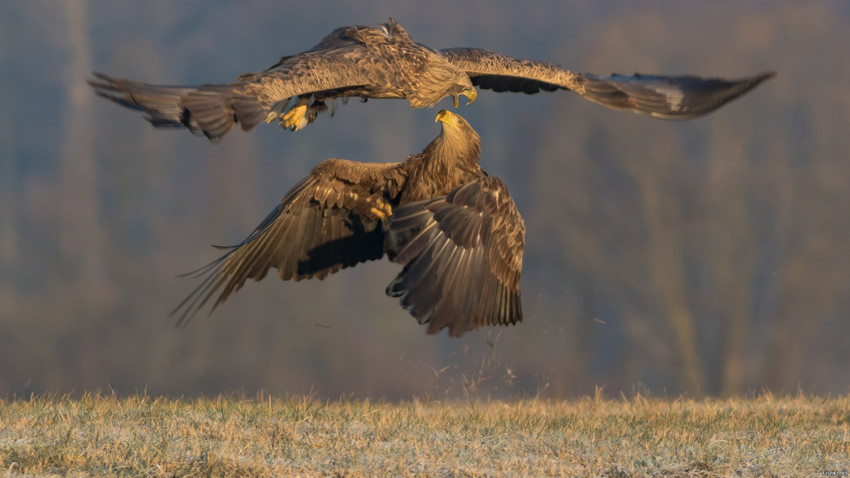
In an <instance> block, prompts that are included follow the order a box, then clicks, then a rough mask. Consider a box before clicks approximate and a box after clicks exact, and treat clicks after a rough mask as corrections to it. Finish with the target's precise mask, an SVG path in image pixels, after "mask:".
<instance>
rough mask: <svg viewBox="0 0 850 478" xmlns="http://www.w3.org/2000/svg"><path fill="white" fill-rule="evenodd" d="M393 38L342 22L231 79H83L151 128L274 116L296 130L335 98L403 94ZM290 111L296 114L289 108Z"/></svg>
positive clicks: (224, 128) (215, 128) (214, 134)
mask: <svg viewBox="0 0 850 478" xmlns="http://www.w3.org/2000/svg"><path fill="white" fill-rule="evenodd" d="M395 43H396V42H392V41H390V38H389V37H388V34H387V32H385V31H384V30H381V29H376V28H369V27H359V26H352V27H341V28H338V29H336V30H334V32H332V33H331V34H330V35H328V36H326V37H325V38H324V39H323V40H322V41H321V42H320V43H319V44H317V45H316V46H315V47H314V48H313V49H311V50H309V51H306V52H303V53H299V54H296V55H293V56H288V57H284V58H282V59H281V60H280V61H279V62H278V63H276V64H275V65H274V66H272V67H271V68H268V69H267V70H265V71H262V72H258V73H248V74H244V75H240V76H239V78H238V79H237V80H236V81H235V82H233V83H227V84H216V85H201V86H164V85H151V84H147V83H141V82H137V81H132V80H126V79H118V78H113V77H111V76H108V75H105V74H102V73H94V76H95V79H93V80H90V81H89V84H90V85H91V86H92V87H93V88H94V89H95V92H96V93H97V94H98V95H99V96H102V97H104V98H106V99H109V100H111V101H113V102H115V103H118V104H120V105H123V106H126V107H129V108H132V109H135V110H138V111H141V112H143V113H144V114H145V117H146V119H147V120H148V121H149V122H150V123H151V124H153V125H154V126H156V127H162V128H168V127H171V128H183V127H185V128H187V129H189V130H190V131H191V132H193V133H194V134H203V135H205V136H207V137H208V138H209V139H210V140H211V141H213V142H216V141H218V140H219V139H220V138H221V137H222V136H223V135H224V134H225V133H227V132H228V131H230V129H232V128H233V127H234V126H235V125H236V124H237V123H239V124H241V127H242V129H243V130H246V131H247V130H250V129H252V128H253V127H255V126H256V125H257V124H258V123H260V122H262V121H265V122H272V121H276V120H277V121H280V123H281V125H282V126H283V127H286V128H290V129H293V130H296V129H300V128H302V127H303V126H305V125H306V124H307V123H309V122H311V121H313V120H314V119H315V117H316V115H317V114H318V113H320V112H322V111H325V110H327V109H328V105H327V104H326V101H333V100H334V99H336V98H343V99H347V98H348V97H350V96H362V97H372V98H404V97H405V94H406V93H405V91H404V89H403V86H404V84H403V83H404V82H403V81H402V79H400V78H399V77H398V75H399V68H400V66H399V65H397V64H394V63H392V60H393V58H392V54H393V51H394V50H393V48H394V45H395ZM396 63H398V62H396ZM401 66H404V65H401ZM399 84H402V87H398V85H399ZM330 106H332V105H330ZM294 108H298V109H294ZM292 110H294V112H296V113H297V114H295V115H287V113H289V112H290V111H292Z"/></svg>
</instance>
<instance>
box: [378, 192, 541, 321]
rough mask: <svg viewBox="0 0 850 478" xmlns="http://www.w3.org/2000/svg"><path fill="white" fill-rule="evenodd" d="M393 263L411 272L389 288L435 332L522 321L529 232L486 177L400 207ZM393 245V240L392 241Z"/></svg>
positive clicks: (393, 226)
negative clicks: (522, 280)
mask: <svg viewBox="0 0 850 478" xmlns="http://www.w3.org/2000/svg"><path fill="white" fill-rule="evenodd" d="M390 234H391V235H393V236H394V237H395V238H396V239H397V240H398V241H399V242H400V244H399V246H398V247H397V248H396V250H395V251H390V252H391V253H392V252H394V253H395V256H394V257H392V259H393V260H394V261H395V262H399V263H401V264H404V269H403V270H402V272H401V273H399V275H398V276H397V277H396V278H395V279H394V280H393V281H392V282H391V283H390V285H389V286H388V287H387V294H388V295H390V296H393V297H400V298H401V299H400V300H401V305H402V307H404V308H405V309H407V310H409V311H410V313H411V314H412V315H413V316H414V317H416V318H417V319H418V320H419V322H420V323H428V324H429V326H428V333H429V334H434V333H437V332H439V331H440V330H441V329H443V328H444V327H448V328H449V335H451V336H459V335H461V334H463V333H464V332H466V331H468V330H473V329H476V328H478V327H481V326H482V325H506V324H515V323H517V322H519V321H520V320H522V309H521V304H520V274H521V272H522V253H523V247H524V244H525V225H524V223H523V220H522V217H521V216H520V215H519V212H518V211H517V209H516V206H515V205H514V202H513V199H512V198H511V196H510V194H509V193H508V190H507V188H506V187H505V185H504V184H503V183H502V182H501V181H499V180H498V179H496V178H492V177H486V178H482V179H480V180H477V181H474V182H470V183H467V184H465V185H463V186H460V187H458V188H455V189H453V190H452V191H451V192H450V193H449V194H448V195H446V196H441V197H438V198H434V199H429V200H425V201H418V202H413V203H409V204H406V205H403V206H400V207H397V208H396V209H395V210H394V212H393V216H392V217H391V218H390ZM390 242H391V241H390Z"/></svg>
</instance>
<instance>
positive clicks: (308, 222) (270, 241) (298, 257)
mask: <svg viewBox="0 0 850 478" xmlns="http://www.w3.org/2000/svg"><path fill="white" fill-rule="evenodd" d="M404 181H405V177H404V175H403V172H401V169H400V168H399V167H398V163H396V164H366V163H355V162H352V161H345V160H341V159H329V160H326V161H323V162H322V163H321V164H319V165H318V166H317V167H316V168H315V169H313V171H312V172H311V173H310V175H309V176H307V177H306V178H304V179H303V180H302V181H301V182H300V183H298V185H296V186H295V187H294V188H293V189H292V190H291V191H290V192H289V193H287V195H286V196H285V197H284V198H283V200H282V201H281V202H280V204H278V206H277V207H276V208H275V209H274V210H273V211H272V212H271V213H270V214H269V215H268V216H267V217H266V218H265V219H264V220H263V222H262V223H260V225H259V226H257V228H256V229H255V230H254V232H252V233H251V234H250V235H249V236H248V237H247V238H245V240H243V241H242V242H240V243H239V244H237V245H235V246H230V247H226V249H228V251H227V252H226V253H225V254H224V255H223V256H221V257H220V258H218V259H217V260H216V261H214V262H212V263H210V264H208V265H207V266H205V267H203V268H201V269H198V270H197V271H195V272H193V273H190V274H189V275H194V276H198V277H201V276H202V277H204V279H203V282H201V284H200V285H199V286H198V287H197V288H196V289H195V290H194V291H193V292H192V293H191V294H190V295H189V296H188V297H187V298H186V299H185V300H183V302H181V303H180V304H179V305H178V306H177V307H176V308H175V309H174V311H173V312H172V314H173V315H174V314H179V320H178V325H182V324H185V323H187V322H188V321H189V320H190V319H191V317H192V316H193V315H194V314H195V312H196V311H197V310H198V309H199V308H201V307H203V305H204V304H205V303H206V302H207V301H208V300H209V299H210V298H211V297H212V296H213V295H214V294H216V292H219V290H220V292H219V294H218V298H217V299H216V301H215V303H214V304H213V307H212V308H213V309H215V307H216V306H217V305H218V304H220V303H221V302H224V300H225V299H227V297H228V296H229V295H230V294H231V293H233V292H235V291H237V290H239V289H240V288H241V287H242V285H243V284H245V281H246V280H247V279H249V278H250V279H254V280H255V281H258V280H260V279H262V278H263V277H265V276H266V274H267V273H268V271H269V269H271V268H276V269H277V270H278V276H280V278H281V279H282V280H290V279H292V280H296V281H297V280H301V279H309V278H313V277H315V278H318V279H323V278H325V277H326V276H328V275H329V274H332V273H334V272H336V271H338V270H340V269H342V268H345V267H351V266H354V265H356V264H358V263H360V262H364V261H368V260H375V259H380V258H381V257H382V256H383V255H384V234H385V232H384V227H383V224H382V223H383V222H384V221H386V218H387V216H389V215H390V214H391V206H390V204H391V203H392V202H393V201H394V200H395V198H396V197H397V196H398V193H399V188H400V187H401V186H402V185H403V184H404Z"/></svg>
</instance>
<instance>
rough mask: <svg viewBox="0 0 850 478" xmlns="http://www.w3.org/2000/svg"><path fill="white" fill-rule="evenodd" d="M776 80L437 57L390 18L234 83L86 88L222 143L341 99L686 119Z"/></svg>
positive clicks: (101, 82) (453, 54) (452, 52)
mask: <svg viewBox="0 0 850 478" xmlns="http://www.w3.org/2000/svg"><path fill="white" fill-rule="evenodd" d="M773 75H774V73H762V74H759V75H755V76H751V77H748V78H743V79H738V80H725V79H720V78H701V77H697V76H661V75H641V74H635V75H618V74H614V75H610V76H600V75H592V74H584V73H575V72H571V71H568V70H565V69H563V68H561V67H560V66H559V65H557V64H554V63H548V62H541V61H533V60H527V59H521V58H514V57H510V56H506V55H501V54H498V53H493V52H490V51H487V50H483V49H480V48H446V49H443V50H435V49H432V48H429V47H427V46H425V45H422V44H420V43H417V42H415V41H413V39H412V38H411V37H410V35H408V33H407V32H406V31H405V30H404V28H402V26H401V25H399V23H398V22H396V21H395V20H393V19H390V21H389V23H386V24H384V25H382V26H380V27H379V28H373V27H367V26H344V27H340V28H337V29H335V30H334V31H333V32H331V33H330V34H329V35H327V36H326V37H325V38H323V39H322V40H321V41H320V42H319V43H318V44H317V45H316V46H314V47H313V48H311V49H310V50H307V51H304V52H301V53H297V54H295V55H291V56H285V57H283V58H281V59H280V61H279V62H277V63H276V64H274V65H273V66H271V67H270V68H268V69H266V70H265V71H262V72H257V73H246V74H242V75H240V76H239V77H238V78H237V79H236V81H234V82H232V83H226V84H206V85H201V86H161V85H151V84H147V83H141V82H137V81H132V80H126V79H118V78H113V77H111V76H108V75H106V74H103V73H94V76H95V79H93V80H90V81H89V84H90V85H91V86H92V87H94V89H95V91H96V93H97V94H98V95H100V96H102V97H104V98H107V99H109V100H112V101H114V102H115V103H118V104H121V105H124V106H126V107H129V108H132V109H135V110H139V111H141V112H142V113H144V114H145V117H146V119H147V120H148V121H149V122H150V123H151V124H153V125H154V126H156V127H160V128H187V129H189V131H191V132H192V133H194V134H198V135H200V134H203V135H204V136H206V137H207V138H209V139H210V140H211V141H213V142H217V141H219V140H220V139H221V138H222V136H224V135H225V134H226V133H227V132H228V131H230V130H231V129H232V128H233V127H234V126H235V125H236V124H237V123H238V124H239V125H240V126H241V128H242V129H243V130H245V131H248V130H250V129H252V128H254V127H255V126H256V125H257V124H259V123H260V122H266V123H271V122H275V121H277V122H278V123H279V124H280V126H281V127H282V128H284V129H289V130H293V131H297V130H299V129H301V128H304V127H305V126H307V125H308V124H310V123H312V122H313V121H314V120H315V119H316V117H317V115H319V114H320V113H322V112H325V111H328V110H330V113H331V114H333V111H334V107H335V105H336V100H337V99H340V100H342V101H343V102H346V101H347V100H348V99H350V98H361V99H363V100H367V99H369V98H395V99H406V100H407V101H408V102H409V103H410V106H411V107H413V108H423V107H432V106H434V105H436V104H437V103H438V102H440V100H442V99H443V98H446V97H451V98H452V100H453V102H454V107H455V108H457V107H458V104H459V97H460V96H461V95H462V96H466V97H467V98H468V101H469V103H471V102H473V101H475V99H476V97H477V96H478V93H477V91H476V89H475V87H476V86H477V87H479V88H482V89H489V90H493V91H496V92H505V91H509V92H523V93H529V94H531V93H537V92H540V91H557V90H570V91H573V92H576V93H578V94H579V95H581V96H583V97H584V98H587V99H588V100H590V101H593V102H596V103H599V104H601V105H604V106H607V107H609V108H614V109H622V110H629V111H633V112H636V113H642V114H647V115H650V116H654V117H656V118H665V119H687V118H693V117H697V116H701V115H704V114H706V113H708V112H710V111H712V110H714V109H716V108H719V107H720V106H722V105H723V104H725V103H726V102H728V101H730V100H732V99H734V98H737V97H738V96H740V95H742V94H744V93H746V92H747V91H749V90H751V89H752V88H754V87H755V86H756V85H758V84H759V83H761V82H762V81H764V80H765V79H767V78H770V77H771V76H773Z"/></svg>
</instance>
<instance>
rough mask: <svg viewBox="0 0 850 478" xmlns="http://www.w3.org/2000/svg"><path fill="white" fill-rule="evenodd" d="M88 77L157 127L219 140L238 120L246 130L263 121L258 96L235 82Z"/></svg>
mask: <svg viewBox="0 0 850 478" xmlns="http://www.w3.org/2000/svg"><path fill="white" fill-rule="evenodd" d="M94 76H95V79H93V80H89V85H91V86H92V87H93V88H94V90H95V93H96V94H97V95H98V96H101V97H103V98H106V99H108V100H110V101H113V102H115V103H118V104H120V105H122V106H125V107H127V108H131V109H134V110H137V111H141V112H142V113H144V114H145V119H146V120H148V122H150V123H151V124H152V125H154V126H155V127H157V128H186V129H188V130H189V131H191V132H192V133H193V134H197V135H201V134H203V135H204V136H206V137H207V138H209V139H210V141H212V142H218V141H219V140H220V139H221V137H222V136H224V135H225V134H226V133H227V132H228V131H230V130H231V129H232V128H233V126H235V125H236V123H240V124H241V126H242V130H244V131H247V130H250V129H252V128H253V127H254V126H256V125H257V124H258V123H259V122H261V121H263V120H264V119H265V116H266V111H265V108H264V107H263V105H262V104H261V103H260V102H259V101H258V100H257V98H254V97H250V96H246V95H242V94H239V93H238V92H237V91H236V88H235V87H236V85H235V84H223V85H203V86H162V85H150V84H147V83H140V82H138V81H132V80H125V79H119V78H112V77H111V76H108V75H105V74H103V73H94Z"/></svg>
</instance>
